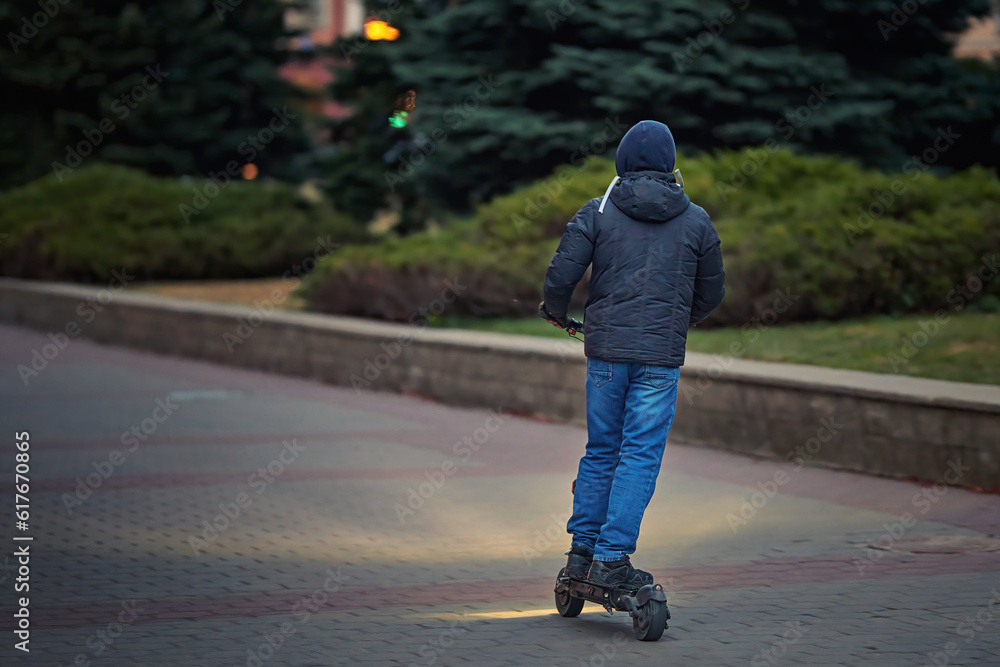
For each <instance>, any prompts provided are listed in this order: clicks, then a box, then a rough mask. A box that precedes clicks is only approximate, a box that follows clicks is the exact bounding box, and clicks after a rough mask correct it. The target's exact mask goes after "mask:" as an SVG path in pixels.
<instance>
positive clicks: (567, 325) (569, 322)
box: [538, 301, 583, 336]
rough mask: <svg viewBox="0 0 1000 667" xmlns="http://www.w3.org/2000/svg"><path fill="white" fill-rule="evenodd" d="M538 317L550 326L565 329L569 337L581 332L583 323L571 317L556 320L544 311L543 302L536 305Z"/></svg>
mask: <svg viewBox="0 0 1000 667" xmlns="http://www.w3.org/2000/svg"><path fill="white" fill-rule="evenodd" d="M538 315H539V317H541V318H542V319H543V320H545V321H546V322H548V323H549V324H551V325H552V326H554V327H559V328H560V329H566V330H567V331H568V332H569V334H570V335H571V336H572V335H573V334H575V333H576V332H578V331H583V322H581V321H580V320H574V319H573V318H572V317H563V318H556V317H555V316H553V315H550V314H549V311H547V310H546V309H545V302H544V301H542V302H541V303H540V304H538Z"/></svg>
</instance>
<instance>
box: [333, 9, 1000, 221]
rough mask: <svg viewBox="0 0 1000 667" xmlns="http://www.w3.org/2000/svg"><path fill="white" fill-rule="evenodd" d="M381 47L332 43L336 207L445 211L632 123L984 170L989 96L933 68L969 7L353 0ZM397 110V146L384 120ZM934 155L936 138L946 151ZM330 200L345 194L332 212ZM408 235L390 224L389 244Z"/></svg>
mask: <svg viewBox="0 0 1000 667" xmlns="http://www.w3.org/2000/svg"><path fill="white" fill-rule="evenodd" d="M368 9H369V12H370V13H371V14H372V15H374V16H376V17H378V18H382V19H384V20H387V21H388V22H390V23H391V24H392V25H393V26H395V27H397V28H398V29H399V30H400V36H399V39H397V40H395V41H369V40H367V39H365V38H363V37H362V38H348V39H345V40H341V41H340V42H339V43H338V44H336V45H335V48H334V52H335V53H336V54H337V55H343V56H346V57H347V63H346V65H347V66H346V68H345V69H342V70H340V71H339V72H338V75H337V80H336V82H335V83H334V84H333V94H334V95H335V96H336V97H337V98H338V99H341V100H347V101H349V102H350V103H351V104H352V105H353V107H354V115H353V117H352V118H350V119H348V120H345V121H342V122H340V123H339V124H337V125H336V127H335V128H334V138H335V140H337V141H338V142H339V145H340V149H341V150H340V152H339V155H338V157H337V158H335V159H334V162H333V164H332V166H331V175H332V186H333V188H334V189H335V191H336V192H337V193H341V194H342V196H341V197H339V198H338V201H340V203H341V204H342V205H343V206H345V207H346V208H347V209H348V210H350V211H351V212H353V213H354V214H356V215H358V216H369V215H371V213H372V212H373V211H374V210H376V209H378V208H380V207H381V206H382V205H383V204H384V202H385V200H386V196H390V198H392V197H393V196H394V197H396V202H397V204H399V205H402V206H403V207H404V210H406V209H409V210H413V211H419V212H420V215H423V213H424V209H422V208H419V207H420V206H427V205H428V204H432V205H433V206H435V207H444V208H448V209H452V210H462V209H465V208H467V207H468V206H469V205H470V204H473V203H476V202H480V201H486V200H488V199H489V197H490V196H491V195H493V194H496V193H498V192H503V191H506V190H509V189H510V188H512V187H514V186H516V185H518V184H521V183H526V182H529V181H532V180H534V179H537V178H539V177H541V176H543V175H545V174H547V173H549V172H550V171H551V170H552V169H553V168H554V167H555V166H556V165H558V164H562V163H566V162H569V163H573V164H579V163H580V162H582V160H583V159H584V158H585V157H586V156H588V155H591V154H601V153H604V152H605V151H606V150H608V149H611V148H613V147H614V146H616V145H617V142H618V140H619V139H620V138H621V136H622V134H623V133H624V131H625V130H626V129H627V127H629V126H630V125H631V124H632V123H634V122H636V121H638V120H641V119H643V118H654V119H658V120H662V121H664V122H666V123H667V124H669V125H670V127H671V128H672V129H673V130H674V134H675V137H676V138H677V140H678V143H679V144H680V146H681V147H687V148H695V149H701V150H710V149H715V148H733V147H741V146H747V145H760V144H765V145H770V146H772V147H775V148H776V147H777V146H782V147H790V148H801V149H805V150H807V151H813V152H822V153H832V154H843V155H848V156H852V157H856V158H860V159H861V160H862V161H863V162H864V163H866V164H868V165H871V166H877V167H882V168H886V169H891V170H898V169H900V168H901V167H902V165H903V164H904V162H906V160H907V159H908V156H910V155H921V154H922V153H923V152H924V151H925V150H926V149H928V148H929V147H932V146H933V144H934V142H935V140H936V139H937V137H938V136H939V130H943V131H944V132H946V133H947V128H949V127H951V128H952V130H953V133H956V134H958V135H959V138H958V139H957V140H955V141H954V142H953V144H952V145H950V146H949V147H948V148H947V149H946V150H945V151H937V152H936V154H935V155H934V158H933V163H934V164H935V165H938V166H945V167H955V168H961V167H966V166H969V165H971V164H975V163H980V164H984V165H988V166H995V165H996V164H997V162H998V159H997V155H1000V152H998V149H1000V131H998V130H997V128H996V118H997V117H998V116H1000V79H998V75H997V70H996V69H995V68H993V67H991V66H988V65H986V64H985V63H978V62H977V63H969V62H962V61H958V60H956V59H954V58H952V57H951V55H950V54H951V50H952V47H953V40H954V34H955V33H958V32H960V31H962V30H963V29H964V28H965V26H966V24H967V21H968V19H969V18H970V17H972V16H979V15H984V14H986V13H987V12H988V10H989V0H963V1H961V2H957V1H955V0H906V1H904V2H901V3H897V2H894V0H851V1H847V0H808V1H807V0H587V1H586V2H584V1H583V0H561V1H560V0H492V1H490V2H471V1H465V2H462V1H459V2H449V3H445V2H429V1H424V2H420V1H419V0H417V1H416V2H414V3H408V2H407V3H401V2H398V1H397V0H388V1H381V0H378V1H370V2H369V4H368ZM410 90H412V91H414V92H415V98H414V97H411V98H409V99H411V100H412V101H415V106H414V108H413V109H412V111H411V112H410V113H409V115H408V116H407V117H406V120H407V121H408V122H407V123H406V125H405V126H404V127H399V128H396V127H391V126H390V125H389V123H388V119H389V117H390V116H391V115H392V114H393V112H394V111H400V110H402V109H403V107H404V106H405V100H406V99H407V96H406V91H410ZM951 136H952V137H954V134H952V135H951ZM348 192H349V193H350V194H349V195H347V194H344V193H348ZM419 224H420V220H414V219H413V217H412V216H411V218H410V219H409V220H406V219H404V226H405V227H408V228H412V227H415V226H419Z"/></svg>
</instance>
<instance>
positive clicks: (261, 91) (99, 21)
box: [0, 0, 308, 187]
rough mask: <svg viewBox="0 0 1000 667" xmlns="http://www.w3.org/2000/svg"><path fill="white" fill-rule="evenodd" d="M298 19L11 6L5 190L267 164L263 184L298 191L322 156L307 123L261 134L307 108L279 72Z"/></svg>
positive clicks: (179, 8)
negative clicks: (73, 175) (63, 179)
mask: <svg viewBox="0 0 1000 667" xmlns="http://www.w3.org/2000/svg"><path fill="white" fill-rule="evenodd" d="M287 6H288V5H287V3H285V2H281V1H280V0H255V1H254V2H241V1H240V0H216V1H215V2H210V1H206V0H175V1H173V2H166V1H164V0H160V1H157V2H122V1H113V0H96V1H94V2H75V1H74V0H41V1H39V0H11V1H10V2H4V3H2V4H0V34H2V35H4V42H5V44H4V46H3V48H2V49H0V85H2V86H3V90H4V97H5V102H6V104H4V105H3V108H2V109H0V187H10V186H13V185H18V184H21V183H24V182H27V181H29V180H32V179H33V178H36V177H38V176H39V175H42V174H44V173H46V172H53V171H55V172H56V173H57V174H59V173H65V172H62V168H61V166H60V165H62V166H65V167H66V168H68V169H72V168H74V167H75V166H77V165H79V164H81V163H86V162H87V161H90V160H94V159H95V156H96V157H97V158H99V159H100V160H104V161H107V162H114V163H120V164H126V165H130V166H135V167H139V168H141V169H143V170H146V171H148V172H150V173H153V174H157V175H181V174H191V175H207V174H208V173H209V172H218V171H219V170H221V169H222V168H224V167H225V165H226V164H227V163H229V162H230V161H231V160H235V161H237V162H238V163H239V164H240V165H242V164H245V163H246V162H248V161H253V162H254V163H255V164H256V165H257V166H258V167H259V168H260V173H261V175H265V176H266V175H269V176H274V177H277V178H294V177H295V176H296V174H297V167H296V165H295V164H294V161H293V158H294V156H296V155H298V154H300V153H301V152H302V151H303V150H305V149H306V148H307V146H308V145H307V142H306V138H305V134H304V132H303V131H302V128H301V123H300V119H299V118H298V117H296V118H289V119H288V120H289V121H290V122H289V123H288V124H287V125H285V126H284V127H282V128H281V129H280V131H278V132H277V133H275V134H274V136H273V138H271V140H270V141H266V140H267V139H268V136H269V135H268V132H264V133H263V134H262V135H261V131H262V130H264V128H268V125H269V123H271V121H272V118H274V116H275V113H274V111H273V109H277V110H278V111H279V112H280V111H281V110H282V109H283V108H284V107H285V105H287V104H289V99H290V97H292V96H293V95H294V91H293V90H292V88H291V87H290V85H289V84H288V83H287V82H285V81H284V80H282V79H280V78H279V76H278V72H277V67H278V65H279V64H280V63H281V62H282V60H283V59H284V58H285V54H283V53H282V52H281V51H279V50H278V48H276V44H277V42H278V40H279V39H281V38H282V37H284V36H285V34H286V33H285V29H284V25H283V18H282V17H283V11H284V9H285V8H286V7H287ZM290 111H291V113H292V114H295V115H296V116H298V114H297V113H296V112H295V111H294V110H293V109H290ZM280 124H281V123H280V121H279V122H276V123H275V125H274V126H272V128H273V127H278V126H280ZM74 155H75V156H74ZM76 156H78V157H79V160H78V158H77V157H76ZM56 163H58V164H56Z"/></svg>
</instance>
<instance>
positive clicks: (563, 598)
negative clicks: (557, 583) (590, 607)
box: [556, 568, 584, 618]
mask: <svg viewBox="0 0 1000 667" xmlns="http://www.w3.org/2000/svg"><path fill="white" fill-rule="evenodd" d="M565 573H566V568H563V569H561V570H559V578H560V579H562V578H563V575H564V574H565ZM583 604H584V601H583V600H582V599H581V598H576V597H573V596H572V595H570V594H569V591H568V590H567V591H563V592H561V593H556V611H558V612H559V615H560V616H565V617H566V618H576V617H577V616H579V615H580V612H581V611H583Z"/></svg>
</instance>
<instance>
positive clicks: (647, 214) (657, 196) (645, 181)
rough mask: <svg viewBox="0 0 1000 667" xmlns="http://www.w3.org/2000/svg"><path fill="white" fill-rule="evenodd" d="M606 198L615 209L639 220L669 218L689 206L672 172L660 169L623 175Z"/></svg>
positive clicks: (687, 199)
mask: <svg viewBox="0 0 1000 667" xmlns="http://www.w3.org/2000/svg"><path fill="white" fill-rule="evenodd" d="M610 199H611V203H612V204H614V205H615V208H617V209H618V210H619V211H621V212H622V213H624V214H625V215H627V216H628V217H630V218H632V219H634V220H641V221H643V222H667V221H668V220H673V219H674V218H676V217H677V216H679V215H680V214H681V213H683V212H684V211H686V210H687V208H688V206H690V205H691V198H690V197H688V196H687V194H685V192H684V190H683V189H681V186H680V185H678V184H677V179H675V178H674V175H673V174H671V173H669V172H668V173H664V172H662V171H639V172H633V173H628V174H626V175H625V176H623V177H622V178H621V180H620V181H619V182H618V184H617V185H615V186H614V187H612V188H611V193H610Z"/></svg>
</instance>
